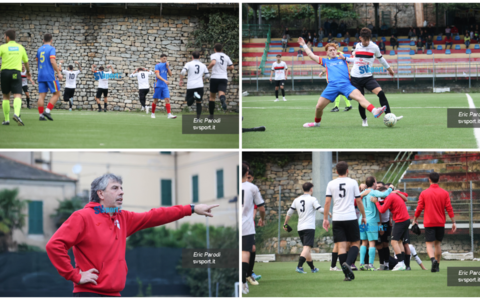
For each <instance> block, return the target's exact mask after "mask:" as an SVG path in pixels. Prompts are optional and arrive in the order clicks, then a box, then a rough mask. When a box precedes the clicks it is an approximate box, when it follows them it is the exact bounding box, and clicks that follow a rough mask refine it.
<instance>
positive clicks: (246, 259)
mask: <svg viewBox="0 0 480 300" xmlns="http://www.w3.org/2000/svg"><path fill="white" fill-rule="evenodd" d="M247 175H248V166H247V165H246V164H245V163H243V164H242V283H243V286H242V292H243V293H244V294H248V284H247V277H249V276H250V275H251V274H248V273H249V271H250V266H249V265H250V261H251V252H252V249H253V245H254V243H255V224H254V222H253V207H254V205H257V207H258V211H259V212H260V220H258V226H260V227H261V226H263V225H264V224H265V206H264V205H265V202H264V201H263V198H262V195H260V190H259V189H258V187H257V186H256V185H254V184H252V183H250V182H248V181H247Z"/></svg>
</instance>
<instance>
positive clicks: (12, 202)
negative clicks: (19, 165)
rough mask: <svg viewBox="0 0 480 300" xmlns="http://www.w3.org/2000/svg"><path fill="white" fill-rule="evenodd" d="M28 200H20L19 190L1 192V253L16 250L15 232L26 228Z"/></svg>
mask: <svg viewBox="0 0 480 300" xmlns="http://www.w3.org/2000/svg"><path fill="white" fill-rule="evenodd" d="M27 202H28V200H20V199H19V198H18V189H13V190H8V189H5V190H1V191H0V253H1V252H8V251H9V250H8V249H9V248H10V249H12V248H15V246H16V244H15V242H14V241H13V238H12V236H13V230H14V229H20V230H22V228H23V226H25V217H26V215H25V214H23V213H22V211H24V209H25V207H26V205H27Z"/></svg>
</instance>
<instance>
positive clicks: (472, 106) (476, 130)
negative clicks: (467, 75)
mask: <svg viewBox="0 0 480 300" xmlns="http://www.w3.org/2000/svg"><path fill="white" fill-rule="evenodd" d="M465 95H467V100H468V106H469V107H470V109H475V104H474V103H473V99H472V97H470V95H469V94H465ZM473 134H474V135H475V139H476V140H477V148H480V128H475V127H474V128H473Z"/></svg>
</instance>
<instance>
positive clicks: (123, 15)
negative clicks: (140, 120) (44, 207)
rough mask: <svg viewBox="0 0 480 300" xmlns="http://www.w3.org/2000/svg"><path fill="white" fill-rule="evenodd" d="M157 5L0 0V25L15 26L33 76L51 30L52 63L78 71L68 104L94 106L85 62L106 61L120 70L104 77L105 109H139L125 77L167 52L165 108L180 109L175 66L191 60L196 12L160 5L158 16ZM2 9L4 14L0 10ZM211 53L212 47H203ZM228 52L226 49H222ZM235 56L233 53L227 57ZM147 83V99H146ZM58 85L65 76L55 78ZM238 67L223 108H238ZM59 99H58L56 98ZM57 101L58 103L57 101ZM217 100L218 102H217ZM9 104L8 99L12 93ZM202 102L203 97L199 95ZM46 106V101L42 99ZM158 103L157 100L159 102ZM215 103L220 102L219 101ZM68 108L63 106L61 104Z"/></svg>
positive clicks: (132, 83) (92, 85) (91, 80)
mask: <svg viewBox="0 0 480 300" xmlns="http://www.w3.org/2000/svg"><path fill="white" fill-rule="evenodd" d="M157 9H158V8H148V7H147V8H128V9H127V10H126V9H125V8H124V7H118V8H113V7H112V8H99V7H94V8H85V7H76V6H68V7H67V6H62V7H55V6H53V4H52V5H48V6H46V5H43V6H42V5H36V6H33V5H29V4H27V5H23V6H20V5H18V4H17V5H9V4H1V5H0V11H2V12H4V13H2V17H1V18H0V30H1V31H2V32H3V31H5V30H6V29H8V28H14V29H16V30H17V39H16V40H17V42H19V43H20V44H22V45H23V46H24V47H25V49H26V50H27V54H28V57H29V60H30V65H32V66H33V67H32V69H33V74H32V75H33V80H34V81H36V79H37V66H36V62H35V56H36V52H37V49H38V48H39V47H40V46H41V45H42V44H43V42H42V39H43V35H44V34H45V33H51V34H52V35H53V45H54V46H55V48H56V52H57V54H56V57H57V62H59V61H60V60H64V61H65V64H64V65H63V67H64V68H65V67H66V66H68V65H69V64H73V62H74V61H78V62H79V63H80V65H81V67H82V68H83V72H82V73H81V74H80V75H79V77H78V80H77V89H76V91H75V97H74V106H73V107H74V108H82V109H87V110H91V109H92V108H93V109H96V107H97V105H96V104H95V100H94V97H95V93H96V87H97V86H98V83H97V82H96V81H95V80H94V77H93V73H92V72H91V71H90V68H91V65H92V64H96V65H97V66H101V65H103V66H106V65H112V66H113V67H114V69H115V72H117V73H121V76H122V78H121V79H111V80H109V105H108V109H109V110H119V111H124V110H125V111H128V110H135V109H139V108H140V101H139V98H138V83H137V80H136V78H125V75H126V73H128V74H131V73H132V72H133V71H134V70H135V69H136V68H137V67H148V68H150V69H152V70H153V68H154V67H155V64H156V63H158V62H160V55H161V54H163V53H164V54H167V55H168V61H169V63H170V66H171V69H172V72H173V76H172V77H171V78H170V79H169V81H170V82H171V84H170V94H171V100H172V102H171V107H172V110H173V111H181V110H182V109H185V108H186V107H187V104H186V101H185V93H186V87H185V86H184V87H180V86H179V80H180V71H181V69H182V67H183V66H184V65H185V63H186V62H187V61H190V60H191V51H193V50H200V49H193V48H188V47H187V45H188V43H189V42H191V41H192V38H193V37H192V31H194V30H196V29H198V28H199V26H200V24H199V19H198V18H197V17H196V14H197V13H198V11H197V10H196V6H195V9H192V8H191V7H190V9H188V10H187V9H184V8H177V9H175V10H172V9H170V10H164V11H163V14H162V17H160V14H159V9H158V10H157ZM5 12H8V13H5ZM209 50H210V51H212V52H213V49H209ZM227 55H228V53H227ZM200 60H201V61H202V62H203V63H205V64H207V65H208V63H209V62H210V56H209V55H207V56H202V57H201V59H200ZM232 60H234V61H238V57H237V58H235V57H232ZM150 86H151V87H152V88H151V89H150V94H148V95H147V100H148V101H149V102H147V103H151V101H152V96H153V78H152V79H151V84H150ZM61 87H62V88H61V90H62V94H63V89H64V87H65V81H63V82H61ZM238 87H239V86H238V66H237V67H236V69H235V70H233V71H229V84H228V87H227V104H228V109H229V110H233V109H238V99H239V97H238ZM30 91H31V99H33V102H34V104H33V107H36V101H35V100H36V99H38V93H37V91H38V88H37V87H32V86H31V85H30ZM205 95H209V84H208V83H206V88H205ZM60 102H61V101H60ZM60 102H59V103H60ZM217 102H218V103H220V102H219V101H217ZM12 103H13V98H12ZM204 103H205V104H206V103H207V101H206V99H204ZM45 105H46V104H45ZM163 105H164V102H163V101H161V102H160V106H163ZM219 105H220V104H219ZM63 107H64V108H67V109H68V105H66V104H64V106H63Z"/></svg>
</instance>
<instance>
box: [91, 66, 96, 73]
mask: <svg viewBox="0 0 480 300" xmlns="http://www.w3.org/2000/svg"><path fill="white" fill-rule="evenodd" d="M96 67H97V66H96V65H92V72H93V73H95V68H96Z"/></svg>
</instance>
